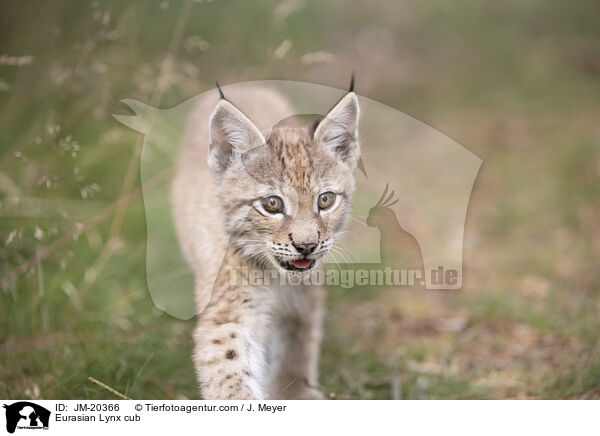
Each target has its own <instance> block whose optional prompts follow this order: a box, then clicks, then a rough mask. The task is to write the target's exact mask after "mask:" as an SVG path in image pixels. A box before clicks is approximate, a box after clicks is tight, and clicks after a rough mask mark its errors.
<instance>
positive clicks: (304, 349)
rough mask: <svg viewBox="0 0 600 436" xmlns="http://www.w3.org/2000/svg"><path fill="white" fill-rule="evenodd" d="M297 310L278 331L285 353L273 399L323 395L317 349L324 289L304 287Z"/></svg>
mask: <svg viewBox="0 0 600 436" xmlns="http://www.w3.org/2000/svg"><path fill="white" fill-rule="evenodd" d="M302 300H303V301H302V302H297V303H300V304H298V306H299V308H300V310H299V311H298V312H297V313H295V314H293V315H292V316H289V317H286V319H284V320H282V329H281V333H282V335H283V337H282V340H283V342H284V344H285V356H284V359H283V362H282V366H281V369H280V371H279V374H278V376H277V378H276V380H275V383H274V384H273V386H272V388H271V389H272V390H271V395H272V398H283V399H299V400H318V399H323V398H324V396H323V394H322V393H321V392H320V391H319V390H318V384H319V348H320V345H321V329H322V317H323V289H322V288H321V287H319V286H309V287H305V288H304V289H303V299H302Z"/></svg>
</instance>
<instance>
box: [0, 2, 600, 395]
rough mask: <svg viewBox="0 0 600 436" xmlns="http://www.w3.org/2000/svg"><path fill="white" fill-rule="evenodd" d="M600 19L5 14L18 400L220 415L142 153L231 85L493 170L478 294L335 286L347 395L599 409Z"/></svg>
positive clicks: (209, 6)
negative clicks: (272, 91) (342, 106)
mask: <svg viewBox="0 0 600 436" xmlns="http://www.w3.org/2000/svg"><path fill="white" fill-rule="evenodd" d="M599 22H600V3H598V2H594V1H585V0H581V1H576V2H564V1H560V0H536V1H527V2H523V1H518V0H507V1H504V2H478V1H473V0H460V1H439V0H438V1H428V2H423V1H416V0H411V1H394V2H392V1H389V2H383V1H374V2H359V1H346V2H342V1H328V2H319V1H306V0H283V1H264V2H233V1H224V0H221V1H219V0H216V1H212V2H208V1H204V2H202V1H184V2H179V1H168V0H165V1H146V2H124V1H91V2H90V1H74V0H72V1H53V2H45V1H41V0H20V1H19V0H5V1H3V2H2V3H1V4H0V35H1V38H0V276H1V285H2V286H1V288H0V397H2V398H4V397H7V398H33V399H35V398H46V399H53V398H61V399H69V398H92V399H114V398H117V397H116V396H115V395H114V394H113V393H111V392H110V391H108V390H107V389H105V388H103V387H101V386H99V385H97V384H95V383H92V382H90V381H89V380H88V377H93V378H95V379H97V380H100V381H101V382H103V383H105V384H106V385H108V386H110V387H112V388H114V389H116V390H117V391H119V392H121V393H123V394H125V395H127V396H129V397H132V398H136V399H142V398H144V399H159V398H172V399H181V398H198V396H199V394H198V390H197V388H196V383H195V376H194V370H193V365H192V361H191V358H190V352H191V336H190V334H191V330H192V328H193V324H194V321H193V320H190V321H180V320H177V319H174V318H172V317H170V316H168V315H166V314H163V313H162V312H160V311H159V310H158V309H156V308H155V307H154V306H153V304H152V302H151V300H150V298H149V295H148V290H147V286H146V275H145V249H146V227H145V215H144V205H143V201H142V197H141V195H140V190H139V187H140V177H139V151H140V146H141V136H140V135H138V134H136V133H135V132H134V131H132V130H129V129H127V128H126V127H124V126H123V125H120V124H119V123H118V122H117V121H116V120H114V119H113V118H112V117H111V114H112V113H121V114H127V113H128V111H127V109H126V108H124V106H123V105H122V104H120V103H119V100H120V99H122V98H133V99H137V100H140V101H144V102H146V103H148V104H152V105H154V106H159V107H164V108H166V107H171V106H174V105H176V104H179V103H181V102H182V101H184V100H185V99H187V98H189V97H192V96H194V95H196V94H198V93H200V92H203V91H206V90H208V89H211V88H212V87H213V83H214V81H215V79H218V80H219V81H221V82H223V83H232V82H240V81H247V80H260V79H286V80H297V81H305V82H314V83H320V84H325V85H329V86H334V87H338V88H343V87H345V85H346V83H347V81H348V77H349V74H350V71H352V70H354V71H355V72H356V76H357V90H358V93H359V94H361V95H364V96H367V97H370V98H372V99H375V100H378V101H381V102H383V103H385V104H388V105H390V106H393V107H395V108H397V109H398V110H401V111H403V112H405V113H408V114H410V115H412V116H414V117H416V118H418V119H420V120H422V121H424V122H426V123H427V124H429V125H431V126H432V127H434V128H436V129H437V130H439V131H441V132H443V133H445V134H446V135H448V136H450V137H451V138H453V139H455V140H456V141H457V142H458V143H460V144H462V145H464V146H465V147H467V148H469V149H470V150H471V151H473V152H474V153H476V154H477V155H479V156H480V157H481V158H482V159H483V161H484V164H483V166H482V169H481V171H480V173H479V176H478V179H477V182H476V184H475V189H474V191H473V195H472V198H471V203H470V206H469V214H468V217H467V226H466V231H465V258H464V262H465V263H464V287H463V289H462V290H460V291H447V292H432V291H428V292H414V291H409V290H404V291H400V290H384V289H354V290H344V289H330V290H329V297H328V312H327V317H326V334H325V339H324V343H323V346H322V354H323V356H322V362H321V377H320V378H321V384H322V386H323V390H324V391H325V392H326V393H327V394H328V395H330V396H331V397H332V398H340V399H342V398H363V399H369V398H411V399H415V398H443V399H452V398H600V340H599V336H598V332H599V331H600V316H599V315H600V271H599V269H598V264H599V261H600V224H599V223H600V201H599V200H600V26H599V25H598V23H599Z"/></svg>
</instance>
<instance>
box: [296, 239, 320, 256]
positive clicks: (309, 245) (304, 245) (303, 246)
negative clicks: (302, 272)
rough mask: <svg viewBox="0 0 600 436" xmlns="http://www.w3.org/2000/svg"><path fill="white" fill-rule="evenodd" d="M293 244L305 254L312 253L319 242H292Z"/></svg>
mask: <svg viewBox="0 0 600 436" xmlns="http://www.w3.org/2000/svg"><path fill="white" fill-rule="evenodd" d="M292 245H293V246H294V248H295V249H296V250H297V251H298V252H299V253H300V254H304V255H305V256H306V255H308V254H310V253H312V252H313V251H315V248H317V244H315V243H314V242H301V243H300V244H296V243H295V242H292Z"/></svg>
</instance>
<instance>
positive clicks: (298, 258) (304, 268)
mask: <svg viewBox="0 0 600 436" xmlns="http://www.w3.org/2000/svg"><path fill="white" fill-rule="evenodd" d="M215 94H216V93H215ZM226 94H227V97H228V98H229V97H230V98H231V99H232V101H234V102H235V105H234V104H233V103H231V102H230V101H229V100H228V99H226V98H224V97H223V96H222V98H221V99H220V101H218V102H217V100H216V98H214V97H212V98H208V97H207V98H205V99H203V100H202V101H200V102H199V103H198V105H197V107H196V109H195V110H194V113H193V114H192V116H191V118H190V120H189V123H188V128H187V132H186V136H185V140H184V144H183V147H182V152H181V155H180V158H179V162H178V167H177V174H176V177H175V181H174V185H173V191H172V200H173V207H174V216H175V221H176V227H177V233H178V237H179V240H180V243H181V246H182V248H183V251H184V254H185V255H186V258H187V260H188V262H189V263H190V265H191V267H192V269H193V271H194V274H195V277H196V300H197V303H198V311H199V312H200V311H201V312H200V313H199V315H198V325H197V327H196V330H195V333H194V341H195V351H194V361H195V365H196V370H197V376H198V381H199V384H200V388H201V391H202V396H203V397H204V398H205V399H266V398H321V394H320V392H319V390H318V389H317V385H318V375H317V372H318V356H319V344H320V340H321V317H322V297H323V295H322V293H323V291H322V289H321V288H320V287H318V286H306V285H302V284H301V285H295V286H294V285H290V284H286V285H282V284H280V282H279V281H278V280H275V283H276V284H273V283H271V284H270V285H263V286H251V285H239V284H235V283H232V281H231V276H230V273H231V268H239V267H241V268H249V269H257V268H258V269H261V270H264V269H271V270H276V271H277V273H278V274H281V275H293V274H296V275H298V274H300V275H305V274H311V273H314V271H315V269H317V268H321V263H322V261H323V260H322V258H323V256H325V255H326V254H327V253H328V251H329V250H330V248H331V247H332V245H333V244H334V242H335V238H336V236H337V235H338V234H339V232H340V231H341V230H342V228H343V226H344V223H345V221H346V217H347V215H348V214H349V212H350V206H351V199H352V193H353V191H354V175H353V172H354V169H355V168H356V166H357V160H358V156H359V144H358V139H357V138H358V136H357V129H358V118H359V106H358V98H357V97H356V94H355V93H354V92H353V91H352V89H351V90H350V91H349V92H348V93H347V94H346V95H345V96H344V97H343V98H342V99H341V100H340V101H339V102H338V103H337V104H336V105H335V106H334V107H333V108H332V109H331V111H330V112H329V113H328V114H327V116H326V117H325V118H322V119H320V120H318V119H317V120H315V119H314V118H313V120H312V121H313V122H311V123H310V125H308V126H305V125H302V124H301V123H298V122H297V119H296V118H288V119H286V120H284V121H281V119H282V118H285V117H289V114H292V113H293V111H292V109H291V108H290V106H289V104H288V102H287V101H286V100H285V99H284V98H283V97H282V96H281V95H279V94H278V93H276V92H275V91H273V90H270V89H266V88H258V87H255V86H243V87H237V88H236V89H235V92H231V95H229V94H230V92H229V91H227V92H226ZM215 103H216V107H215ZM238 107H239V109H238ZM286 114H288V115H286ZM257 126H260V127H261V128H264V129H266V130H265V131H261V129H260V128H259V127H257ZM219 246H220V247H223V246H226V247H227V248H226V250H225V254H224V257H223V256H218V255H217V253H218V250H217V249H216V247H219ZM214 277H216V280H214Z"/></svg>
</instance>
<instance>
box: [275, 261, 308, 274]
mask: <svg viewBox="0 0 600 436" xmlns="http://www.w3.org/2000/svg"><path fill="white" fill-rule="evenodd" d="M277 262H279V265H281V267H282V268H284V269H286V270H288V271H307V270H309V269H311V268H312V267H313V266H314V265H315V260H314V259H306V258H304V259H296V260H290V261H285V260H279V259H278V260H277Z"/></svg>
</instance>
